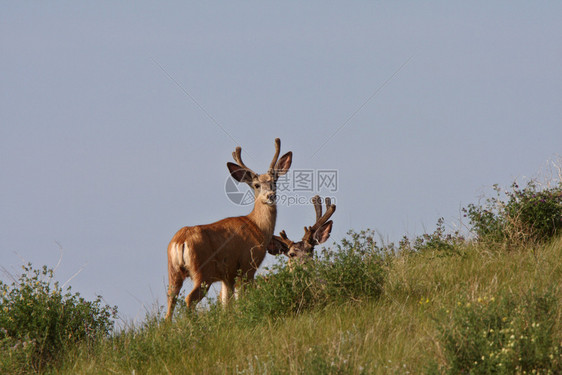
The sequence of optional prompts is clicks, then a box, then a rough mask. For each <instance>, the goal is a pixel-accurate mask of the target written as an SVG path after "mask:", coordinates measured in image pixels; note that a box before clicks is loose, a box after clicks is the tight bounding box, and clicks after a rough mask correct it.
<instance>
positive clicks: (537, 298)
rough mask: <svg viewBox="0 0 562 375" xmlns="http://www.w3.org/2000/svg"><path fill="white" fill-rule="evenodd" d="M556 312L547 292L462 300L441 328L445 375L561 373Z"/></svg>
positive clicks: (555, 300) (557, 309)
mask: <svg viewBox="0 0 562 375" xmlns="http://www.w3.org/2000/svg"><path fill="white" fill-rule="evenodd" d="M559 309H560V307H559V306H558V301H557V299H556V296H555V294H554V293H551V292H547V293H537V292H530V293H529V294H527V295H525V296H524V297H523V298H520V297H519V296H515V295H513V294H511V293H507V292H503V293H500V295H499V296H498V297H489V296H486V297H480V298H477V299H476V300H474V299H472V300H471V299H467V298H465V299H461V300H460V301H459V302H458V305H457V307H456V308H455V309H454V310H453V311H452V312H451V313H450V314H449V312H447V315H448V319H445V321H446V323H441V324H442V325H441V327H440V329H441V334H442V335H441V337H442V341H443V342H442V344H443V348H444V350H445V354H446V357H447V360H448V365H449V367H448V371H449V373H451V374H467V373H470V374H515V373H517V374H525V373H528V374H530V373H532V372H531V371H535V372H533V373H541V374H559V373H561V371H562V360H561V355H562V344H561V343H560V341H559V340H560V337H557V336H556V315H557V313H558V311H559ZM441 321H442V320H441Z"/></svg>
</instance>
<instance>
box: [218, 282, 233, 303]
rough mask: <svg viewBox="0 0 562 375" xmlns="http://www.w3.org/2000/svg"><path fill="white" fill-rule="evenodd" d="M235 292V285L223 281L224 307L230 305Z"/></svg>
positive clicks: (222, 295)
mask: <svg viewBox="0 0 562 375" xmlns="http://www.w3.org/2000/svg"><path fill="white" fill-rule="evenodd" d="M233 291H234V285H233V283H231V282H227V281H222V287H221V293H220V299H221V303H222V305H223V307H226V305H228V302H229V301H230V298H231V297H232V293H233Z"/></svg>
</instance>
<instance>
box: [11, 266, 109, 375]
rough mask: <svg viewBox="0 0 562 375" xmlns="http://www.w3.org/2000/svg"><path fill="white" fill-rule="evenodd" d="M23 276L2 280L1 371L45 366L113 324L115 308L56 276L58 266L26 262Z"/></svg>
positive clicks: (89, 343)
mask: <svg viewBox="0 0 562 375" xmlns="http://www.w3.org/2000/svg"><path fill="white" fill-rule="evenodd" d="M22 268H23V273H22V274H21V276H20V277H19V280H18V281H14V282H13V283H12V284H11V285H8V284H5V283H2V282H1V281H0V302H1V303H0V353H2V356H1V359H0V373H2V374H8V373H10V374H16V373H23V372H28V371H40V370H43V369H44V367H45V366H46V365H48V364H50V363H53V362H56V360H57V359H58V358H60V357H61V355H62V354H64V353H65V352H67V351H68V350H70V348H72V347H73V346H75V345H76V344H78V343H86V344H88V345H92V344H93V343H94V341H95V340H96V339H98V338H100V337H106V336H107V335H108V334H109V333H110V332H111V330H112V328H113V318H115V314H116V309H115V308H113V309H112V308H110V307H109V306H106V305H103V304H102V303H101V297H98V298H97V299H96V300H94V301H86V300H84V298H82V297H80V294H78V293H76V294H72V293H71V290H70V287H69V288H67V289H66V291H64V290H63V289H62V288H61V287H60V286H59V284H58V282H55V283H54V284H53V283H52V282H51V281H52V279H53V270H51V269H48V268H47V267H46V266H44V267H43V268H42V269H41V270H36V269H33V267H32V265H31V264H27V265H26V266H23V267H22Z"/></svg>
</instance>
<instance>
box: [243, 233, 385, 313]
mask: <svg viewBox="0 0 562 375" xmlns="http://www.w3.org/2000/svg"><path fill="white" fill-rule="evenodd" d="M349 235H350V236H351V239H344V240H343V241H342V244H341V245H338V246H337V251H333V250H324V251H323V252H322V253H321V254H320V255H319V256H315V257H314V259H311V260H310V261H308V262H307V263H304V264H294V265H291V266H289V265H288V264H287V262H286V261H285V260H284V258H283V260H282V261H281V262H280V263H279V264H276V265H274V266H273V268H272V270H271V271H272V272H271V273H269V274H268V275H265V276H258V277H257V278H256V281H255V282H254V284H253V285H252V286H250V287H249V288H247V289H246V290H245V292H244V297H243V298H240V300H239V301H238V302H237V310H238V312H239V316H240V317H241V318H242V319H243V320H246V321H248V322H250V323H255V322H256V321H259V320H262V319H264V318H265V319H267V318H273V319H275V318H278V317H284V316H287V315H290V314H297V313H300V312H302V311H306V310H310V309H314V308H322V307H325V306H327V305H330V304H341V303H345V302H348V301H361V300H364V299H369V298H376V297H378V296H379V295H380V294H381V292H382V286H383V282H384V279H385V269H384V266H383V258H382V255H381V253H380V249H379V248H378V247H377V246H376V244H375V242H374V241H373V240H372V236H371V235H370V232H369V231H367V232H361V233H359V234H357V233H355V232H349Z"/></svg>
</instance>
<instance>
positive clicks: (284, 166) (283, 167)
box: [275, 151, 293, 176]
mask: <svg viewBox="0 0 562 375" xmlns="http://www.w3.org/2000/svg"><path fill="white" fill-rule="evenodd" d="M292 162H293V153H292V152H291V151H289V152H287V153H286V154H285V155H283V156H281V159H279V161H278V162H277V164H275V172H276V173H277V176H283V175H284V174H285V173H287V171H288V170H289V168H291V163H292Z"/></svg>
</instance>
